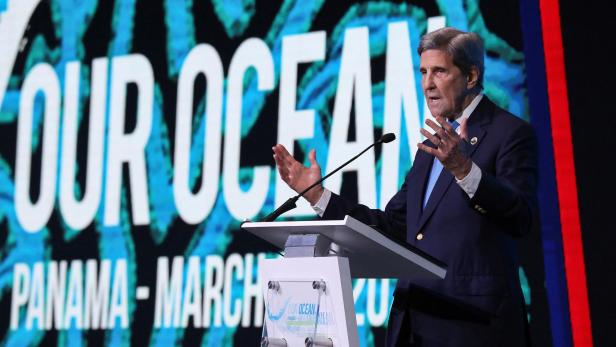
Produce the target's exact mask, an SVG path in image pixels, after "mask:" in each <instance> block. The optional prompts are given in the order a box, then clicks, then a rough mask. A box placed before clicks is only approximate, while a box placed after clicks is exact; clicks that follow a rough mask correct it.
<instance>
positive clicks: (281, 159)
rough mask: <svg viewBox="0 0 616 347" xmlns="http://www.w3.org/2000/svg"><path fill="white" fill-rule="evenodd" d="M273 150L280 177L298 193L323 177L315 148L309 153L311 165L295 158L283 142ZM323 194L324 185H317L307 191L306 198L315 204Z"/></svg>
mask: <svg viewBox="0 0 616 347" xmlns="http://www.w3.org/2000/svg"><path fill="white" fill-rule="evenodd" d="M272 151H273V152H274V161H276V166H277V167H278V173H280V177H281V178H282V180H283V181H284V182H285V183H286V184H287V185H288V186H289V187H291V189H293V190H294V191H296V192H297V193H300V192H302V191H303V190H304V189H306V188H308V187H309V186H310V185H311V184H313V183H314V182H316V181H318V180H319V179H321V167H320V166H319V164H318V163H317V159H316V152H315V150H314V149H313V150H311V151H310V153H308V160H310V166H309V167H306V166H304V165H302V164H301V163H300V162H298V161H297V160H295V158H293V156H291V154H289V151H287V149H286V148H285V147H284V146H283V145H281V144H277V145H275V146H274V147H272ZM322 194H323V186H322V185H317V186H316V187H314V188H312V189H311V190H310V191H308V192H306V194H305V195H304V198H305V199H306V200H308V202H310V204H311V205H314V204H316V203H317V201H319V199H320V198H321V195H322Z"/></svg>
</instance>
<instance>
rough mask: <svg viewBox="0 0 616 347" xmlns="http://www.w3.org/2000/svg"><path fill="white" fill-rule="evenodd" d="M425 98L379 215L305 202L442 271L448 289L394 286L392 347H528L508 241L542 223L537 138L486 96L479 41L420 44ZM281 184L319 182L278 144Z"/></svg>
mask: <svg viewBox="0 0 616 347" xmlns="http://www.w3.org/2000/svg"><path fill="white" fill-rule="evenodd" d="M418 53H419V55H420V56H421V62H420V71H421V74H422V88H423V91H424V96H425V97H426V101H427V104H428V108H429V109H430V112H431V113H432V115H433V116H434V117H435V119H436V121H437V122H434V121H432V120H427V121H426V124H427V125H428V127H429V128H431V130H432V131H434V134H432V133H430V132H429V131H427V130H426V129H421V133H422V134H423V135H424V136H425V137H426V138H427V140H426V141H425V142H424V143H420V144H418V148H419V150H418V152H417V154H416V156H415V160H414V162H413V167H412V169H411V171H410V172H409V173H408V175H407V176H406V179H405V181H404V183H403V185H402V187H401V188H400V191H398V192H397V193H396V194H395V195H394V197H393V198H392V199H391V200H390V201H389V203H388V204H387V206H386V208H385V211H380V210H374V209H370V208H368V207H366V206H363V205H360V204H355V203H351V202H349V201H347V200H345V199H344V198H343V197H340V196H338V195H336V194H334V193H331V192H330V191H328V190H326V189H324V188H323V187H317V188H316V189H314V190H312V191H310V192H309V193H307V194H306V195H305V198H306V199H307V200H308V201H309V202H310V203H311V205H312V206H313V207H314V208H315V210H316V211H317V213H318V214H319V215H320V216H321V217H322V218H324V219H340V218H343V217H344V216H345V215H351V216H353V217H355V218H357V219H359V220H361V221H363V222H364V223H366V224H370V225H376V226H377V227H378V228H379V229H380V230H381V231H383V232H384V233H386V234H388V235H390V236H392V237H395V238H398V239H399V240H403V241H405V242H407V243H408V244H410V245H412V246H414V247H416V248H418V249H420V250H422V251H424V252H426V253H427V254H429V255H431V256H433V257H435V258H437V259H439V260H441V261H443V262H444V263H445V264H447V270H448V271H447V276H446V277H445V279H444V280H417V281H413V282H412V283H411V282H409V281H404V280H400V281H398V285H397V287H396V290H395V292H394V303H393V304H392V308H391V314H390V318H389V325H388V329H387V345H388V346H525V345H527V344H528V330H527V322H526V314H525V311H524V302H523V297H522V293H521V290H520V285H519V278H518V265H517V259H516V258H517V255H516V247H515V240H514V238H515V237H519V236H522V235H524V234H526V233H528V232H530V231H531V230H533V229H535V228H536V226H537V225H538V224H537V218H538V217H537V216H538V213H537V202H536V193H535V191H536V181H537V163H536V160H537V150H536V140H535V137H534V133H533V130H532V128H531V127H530V126H529V125H528V124H527V123H526V122H524V121H522V120H520V119H519V118H516V117H515V116H513V115H511V114H510V113H508V112H507V111H505V110H503V109H501V108H499V107H498V106H496V105H495V104H494V103H492V102H491V101H490V100H488V98H487V97H486V96H484V95H483V94H482V92H481V91H482V83H483V72H484V64H483V57H484V49H483V44H482V42H481V40H480V38H479V37H478V36H477V35H476V34H473V33H465V32H461V31H458V30H456V29H453V28H444V29H440V30H438V31H435V32H432V33H429V34H426V35H425V36H423V37H422V39H421V42H420V45H419V48H418ZM273 151H274V158H275V160H276V164H277V166H278V170H279V172H280V175H281V177H282V178H283V180H284V181H285V182H286V183H287V184H288V185H289V186H290V187H291V188H292V189H294V190H296V191H301V190H303V189H304V188H305V187H307V186H308V185H309V184H311V183H312V182H314V181H315V180H317V179H318V178H320V168H319V166H318V164H317V163H316V159H315V153H314V151H311V152H310V154H309V159H310V162H311V165H310V167H305V166H303V165H301V164H300V163H299V162H297V161H296V160H295V159H294V158H293V157H292V156H290V155H289V153H288V152H287V151H286V149H285V148H284V147H283V146H281V145H276V146H275V147H274V148H273Z"/></svg>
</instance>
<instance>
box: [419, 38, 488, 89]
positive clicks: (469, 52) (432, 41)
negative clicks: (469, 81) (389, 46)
mask: <svg viewBox="0 0 616 347" xmlns="http://www.w3.org/2000/svg"><path fill="white" fill-rule="evenodd" d="M429 49H438V50H441V51H444V52H446V53H447V54H449V56H450V57H451V58H452V60H453V64H454V65H455V66H457V67H458V68H459V69H460V70H461V71H462V73H463V74H464V75H466V76H468V75H469V73H470V71H471V68H473V67H476V68H477V70H478V71H479V76H478V83H477V89H478V90H481V89H483V72H484V66H483V57H484V54H485V51H484V48H483V41H481V38H480V37H479V35H477V34H475V33H471V32H464V31H460V30H458V29H454V28H451V27H445V28H442V29H438V30H436V31H433V32H431V33H427V34H425V35H424V36H422V37H421V40H420V42H419V47H418V48H417V53H419V55H420V56H421V53H423V52H424V51H427V50H429Z"/></svg>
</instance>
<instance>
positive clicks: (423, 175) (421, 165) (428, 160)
mask: <svg viewBox="0 0 616 347" xmlns="http://www.w3.org/2000/svg"><path fill="white" fill-rule="evenodd" d="M424 143H425V144H427V145H428V146H433V145H432V143H430V141H426V142H424ZM433 158H434V157H432V156H431V155H427V154H426V153H424V152H422V151H417V157H416V158H415V161H414V162H413V170H414V171H415V174H416V175H417V179H414V180H413V182H417V183H418V184H420V186H418V187H413V189H409V190H408V192H409V193H408V200H407V201H408V202H407V203H408V206H409V208H408V209H407V224H408V226H409V227H411V230H417V226H418V224H419V218H420V217H421V208H422V207H421V205H422V202H423V195H424V191H425V186H426V182H428V176H429V175H430V170H431V169H432V159H433ZM407 234H409V233H407ZM410 234H412V236H408V235H407V236H408V237H415V236H414V232H411V233H410ZM410 234H409V235H410Z"/></svg>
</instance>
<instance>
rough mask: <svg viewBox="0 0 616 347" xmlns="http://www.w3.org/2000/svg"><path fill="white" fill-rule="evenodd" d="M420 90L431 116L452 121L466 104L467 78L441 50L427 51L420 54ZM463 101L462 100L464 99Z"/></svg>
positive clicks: (467, 92)
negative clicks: (421, 89)
mask: <svg viewBox="0 0 616 347" xmlns="http://www.w3.org/2000/svg"><path fill="white" fill-rule="evenodd" d="M419 70H420V71H421V87H422V88H423V92H424V96H425V97H426V102H427V104H428V108H429V109H430V112H431V113H432V115H433V116H434V117H436V116H442V117H445V118H448V119H450V120H451V119H455V118H456V117H457V116H458V115H460V114H461V113H462V111H463V110H464V107H466V106H467V105H468V103H470V100H468V98H466V96H467V95H469V91H470V89H469V88H468V79H467V77H466V76H465V75H464V74H463V73H462V71H461V70H460V69H459V68H458V67H457V66H455V65H454V64H453V60H452V59H451V57H450V56H449V54H447V53H446V52H445V51H441V50H438V49H429V50H426V51H424V52H423V53H421V62H420V64H419ZM465 99H466V100H465Z"/></svg>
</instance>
